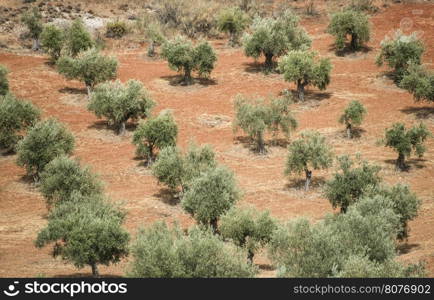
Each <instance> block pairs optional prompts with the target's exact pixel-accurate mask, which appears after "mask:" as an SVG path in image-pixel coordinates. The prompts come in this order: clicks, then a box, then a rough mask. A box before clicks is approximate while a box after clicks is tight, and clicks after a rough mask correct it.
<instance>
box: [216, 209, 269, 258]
mask: <svg viewBox="0 0 434 300" xmlns="http://www.w3.org/2000/svg"><path fill="white" fill-rule="evenodd" d="M276 228H277V225H276V221H275V220H274V219H273V218H272V217H271V216H270V214H269V212H268V211H264V212H262V213H260V212H258V211H257V210H255V209H253V208H235V207H234V208H231V209H230V210H229V211H228V212H227V213H226V214H224V215H223V216H222V217H221V220H220V227H219V229H220V234H221V235H222V237H223V238H224V239H229V240H231V241H232V242H233V243H234V244H235V245H237V246H239V247H241V248H245V249H247V253H248V259H249V261H250V262H251V263H253V257H254V255H255V253H256V251H257V250H258V249H259V248H262V247H264V246H265V245H266V244H267V243H268V242H269V241H270V240H271V236H272V234H273V232H274V230H275V229H276Z"/></svg>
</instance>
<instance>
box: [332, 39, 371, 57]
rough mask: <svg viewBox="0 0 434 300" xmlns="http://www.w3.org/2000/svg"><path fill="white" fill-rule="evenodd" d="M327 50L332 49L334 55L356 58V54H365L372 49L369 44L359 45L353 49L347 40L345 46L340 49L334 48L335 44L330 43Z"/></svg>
mask: <svg viewBox="0 0 434 300" xmlns="http://www.w3.org/2000/svg"><path fill="white" fill-rule="evenodd" d="M329 51H333V52H334V53H335V54H336V56H339V57H347V58H358V57H359V56H358V54H360V53H361V54H366V53H369V52H370V51H372V47H369V46H361V47H360V48H358V49H356V50H354V49H352V48H351V44H350V43H349V42H347V43H345V47H344V48H343V49H342V50H338V49H336V45H335V44H332V45H330V47H329Z"/></svg>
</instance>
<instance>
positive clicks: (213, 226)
mask: <svg viewBox="0 0 434 300" xmlns="http://www.w3.org/2000/svg"><path fill="white" fill-rule="evenodd" d="M210 225H211V228H212V231H213V232H214V233H217V229H218V227H217V218H214V219H212V220H211V221H210Z"/></svg>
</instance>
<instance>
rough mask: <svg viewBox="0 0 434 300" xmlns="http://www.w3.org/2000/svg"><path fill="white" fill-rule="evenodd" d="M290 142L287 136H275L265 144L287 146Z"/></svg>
mask: <svg viewBox="0 0 434 300" xmlns="http://www.w3.org/2000/svg"><path fill="white" fill-rule="evenodd" d="M290 143H291V142H290V141H289V139H286V138H275V139H273V138H272V139H271V140H269V141H268V142H266V143H265V144H266V145H267V146H269V147H281V148H287V147H288V145H289V144H290Z"/></svg>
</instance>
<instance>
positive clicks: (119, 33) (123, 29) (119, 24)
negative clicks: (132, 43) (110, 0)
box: [105, 20, 128, 39]
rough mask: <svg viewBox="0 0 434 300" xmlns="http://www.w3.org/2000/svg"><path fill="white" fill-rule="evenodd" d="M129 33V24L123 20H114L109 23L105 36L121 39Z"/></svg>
mask: <svg viewBox="0 0 434 300" xmlns="http://www.w3.org/2000/svg"><path fill="white" fill-rule="evenodd" d="M127 33H128V26H127V24H126V23H125V22H123V21H119V20H116V21H112V22H109V23H107V25H106V32H105V36H106V37H108V38H114V39H120V38H121V37H123V36H124V35H126V34H127Z"/></svg>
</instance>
